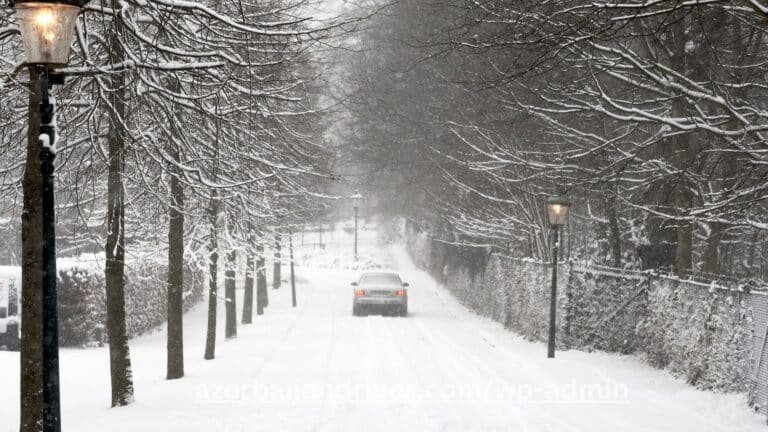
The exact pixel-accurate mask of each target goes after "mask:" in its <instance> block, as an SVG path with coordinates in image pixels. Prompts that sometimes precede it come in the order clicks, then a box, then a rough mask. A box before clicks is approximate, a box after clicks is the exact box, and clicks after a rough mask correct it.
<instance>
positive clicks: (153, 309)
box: [58, 260, 205, 346]
mask: <svg viewBox="0 0 768 432" xmlns="http://www.w3.org/2000/svg"><path fill="white" fill-rule="evenodd" d="M166 278H167V267H166V266H165V265H161V264H158V263H156V262H153V261H149V260H147V261H134V262H131V263H130V265H127V266H126V272H125V279H126V282H125V309H126V327H127V331H128V336H129V337H134V336H138V335H140V334H143V333H146V332H148V331H150V330H152V329H154V328H155V327H157V326H158V325H160V324H162V323H163V322H165V320H166V314H167V310H166V308H167V291H166V287H167V285H166ZM204 280H205V279H204V275H203V274H202V273H201V272H200V271H199V270H196V269H193V268H187V269H185V272H184V288H185V294H184V307H185V309H189V308H190V307H192V306H193V305H194V304H196V303H197V302H198V301H200V299H201V298H202V295H203V287H204ZM58 291H59V292H58V296H59V298H58V300H59V307H58V312H59V340H60V343H61V345H62V346H84V345H87V344H88V343H89V342H90V341H91V340H92V338H93V336H94V333H93V332H94V329H95V327H96V325H98V324H102V325H106V292H105V282H104V272H103V270H100V269H98V268H97V267H96V266H90V267H85V268H79V267H71V268H67V269H64V270H61V271H59V277H58Z"/></svg>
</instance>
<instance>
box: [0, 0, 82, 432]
mask: <svg viewBox="0 0 768 432" xmlns="http://www.w3.org/2000/svg"><path fill="white" fill-rule="evenodd" d="M86 3H88V0H69V1H66V0H60V1H45V0H38V1H25V0H17V1H15V2H14V1H9V5H10V6H11V7H14V8H15V10H16V14H17V15H18V22H19V29H20V30H21V38H22V42H23V45H24V52H25V54H26V60H27V64H29V65H30V66H31V67H30V73H37V74H39V77H40V89H39V91H40V99H41V101H40V146H41V148H40V171H41V173H42V189H43V196H42V210H43V226H42V230H43V257H42V258H43V261H42V264H43V268H42V275H43V305H42V306H43V308H42V310H43V317H42V318H43V347H42V348H43V359H42V360H43V365H42V366H43V431H45V432H59V431H61V406H60V401H59V329H58V316H57V313H56V226H55V223H56V221H55V214H54V184H53V182H54V170H55V167H54V160H55V158H56V115H55V112H56V106H55V101H54V99H53V98H52V97H51V96H50V94H49V92H50V89H51V87H52V86H53V85H54V84H61V83H62V82H63V75H61V74H57V73H52V71H53V69H54V68H55V67H57V66H64V65H66V64H67V61H68V59H69V48H70V43H71V41H72V34H73V32H74V29H75V23H76V21H77V16H78V14H79V13H80V9H81V8H82V7H83V6H84V5H85V4H86Z"/></svg>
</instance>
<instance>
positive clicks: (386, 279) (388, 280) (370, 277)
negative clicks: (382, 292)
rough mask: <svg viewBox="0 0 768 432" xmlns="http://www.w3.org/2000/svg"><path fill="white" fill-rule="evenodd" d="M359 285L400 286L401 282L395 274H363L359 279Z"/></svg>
mask: <svg viewBox="0 0 768 432" xmlns="http://www.w3.org/2000/svg"><path fill="white" fill-rule="evenodd" d="M360 285H402V282H401V281H400V276H398V275H396V274H391V273H380V274H365V275H363V277H361V278H360Z"/></svg>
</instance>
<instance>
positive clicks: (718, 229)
mask: <svg viewBox="0 0 768 432" xmlns="http://www.w3.org/2000/svg"><path fill="white" fill-rule="evenodd" d="M724 233H725V226H724V225H723V224H722V223H719V222H712V223H711V224H710V228H709V237H707V248H706V250H705V251H704V269H703V271H704V273H709V274H711V275H716V274H718V273H719V272H720V254H719V248H720V241H721V240H722V239H723V234H724Z"/></svg>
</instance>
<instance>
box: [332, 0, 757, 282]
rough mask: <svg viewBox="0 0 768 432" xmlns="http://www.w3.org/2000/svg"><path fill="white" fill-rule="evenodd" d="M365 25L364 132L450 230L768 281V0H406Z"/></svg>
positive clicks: (470, 240) (374, 179)
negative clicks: (556, 233)
mask: <svg viewBox="0 0 768 432" xmlns="http://www.w3.org/2000/svg"><path fill="white" fill-rule="evenodd" d="M374 4H376V5H377V6H382V5H383V6H384V7H385V9H384V10H385V11H386V13H381V14H378V15H377V16H376V18H375V19H374V20H372V21H371V22H370V23H369V25H368V26H367V27H366V28H365V30H364V32H363V35H362V36H361V37H360V39H359V42H358V45H357V47H358V50H355V51H354V52H352V53H351V54H347V56H346V59H347V60H348V61H349V62H350V63H351V64H352V65H353V67H351V69H350V70H349V72H348V80H349V82H350V83H354V85H353V87H352V88H350V89H348V93H347V94H348V95H349V99H350V104H349V106H350V110H349V112H350V115H349V122H348V124H349V127H348V128H347V130H348V133H347V134H346V140H345V141H346V143H347V145H348V146H349V153H350V154H353V159H354V160H355V161H357V162H358V163H359V164H360V165H361V167H365V168H364V169H362V170H361V172H363V173H366V175H367V176H368V177H369V182H370V184H372V185H374V187H378V188H380V189H381V190H382V195H381V199H382V200H383V202H385V203H386V204H385V205H383V207H384V208H387V209H391V210H392V211H393V213H399V214H405V215H407V216H409V217H411V218H414V219H416V220H418V221H419V222H421V223H426V224H428V225H429V227H430V229H431V230H432V231H433V233H434V234H435V235H436V236H438V237H440V238H441V239H443V240H445V241H449V242H456V243H460V244H471V245H478V246H487V247H490V248H493V249H494V250H496V251H502V252H505V253H509V254H510V255H514V256H521V257H532V258H535V259H547V258H548V256H549V253H550V237H549V229H547V220H546V215H545V213H544V202H545V199H546V197H547V196H548V195H551V194H566V195H567V196H568V198H569V199H570V200H571V201H572V202H573V206H572V210H571V217H570V223H569V226H568V227H566V229H565V231H566V240H565V241H564V242H563V246H562V247H563V248H564V252H565V253H566V255H567V257H570V258H573V259H579V260H582V261H584V262H588V263H594V264H600V265H609V266H613V267H620V268H655V269H665V270H668V271H671V272H675V273H676V274H678V275H679V276H681V277H688V276H691V275H693V276H695V277H698V278H704V279H707V278H719V277H734V278H738V279H756V278H759V279H762V280H765V279H766V277H768V212H767V211H766V205H767V204H768V201H766V198H768V143H767V142H766V132H768V111H767V110H766V107H767V106H768V87H766V85H765V66H764V65H765V62H766V60H768V54H767V53H768V51H766V40H767V38H766V36H767V34H766V31H767V30H768V15H766V12H765V11H766V10H768V8H767V7H768V3H762V2H760V1H757V0H751V1H709V2H697V1H684V0H679V1H672V0H670V1H646V0H629V1H621V2H618V1H611V0H605V1H581V0H566V1H543V2H542V1H511V0H509V1H505V0H501V1H499V0H493V1H491V0H480V1H477V0H473V1H468V0H436V1H430V2H422V1H418V0H401V1H398V2H392V3H391V4H384V3H383V2H382V3H379V2H374Z"/></svg>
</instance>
